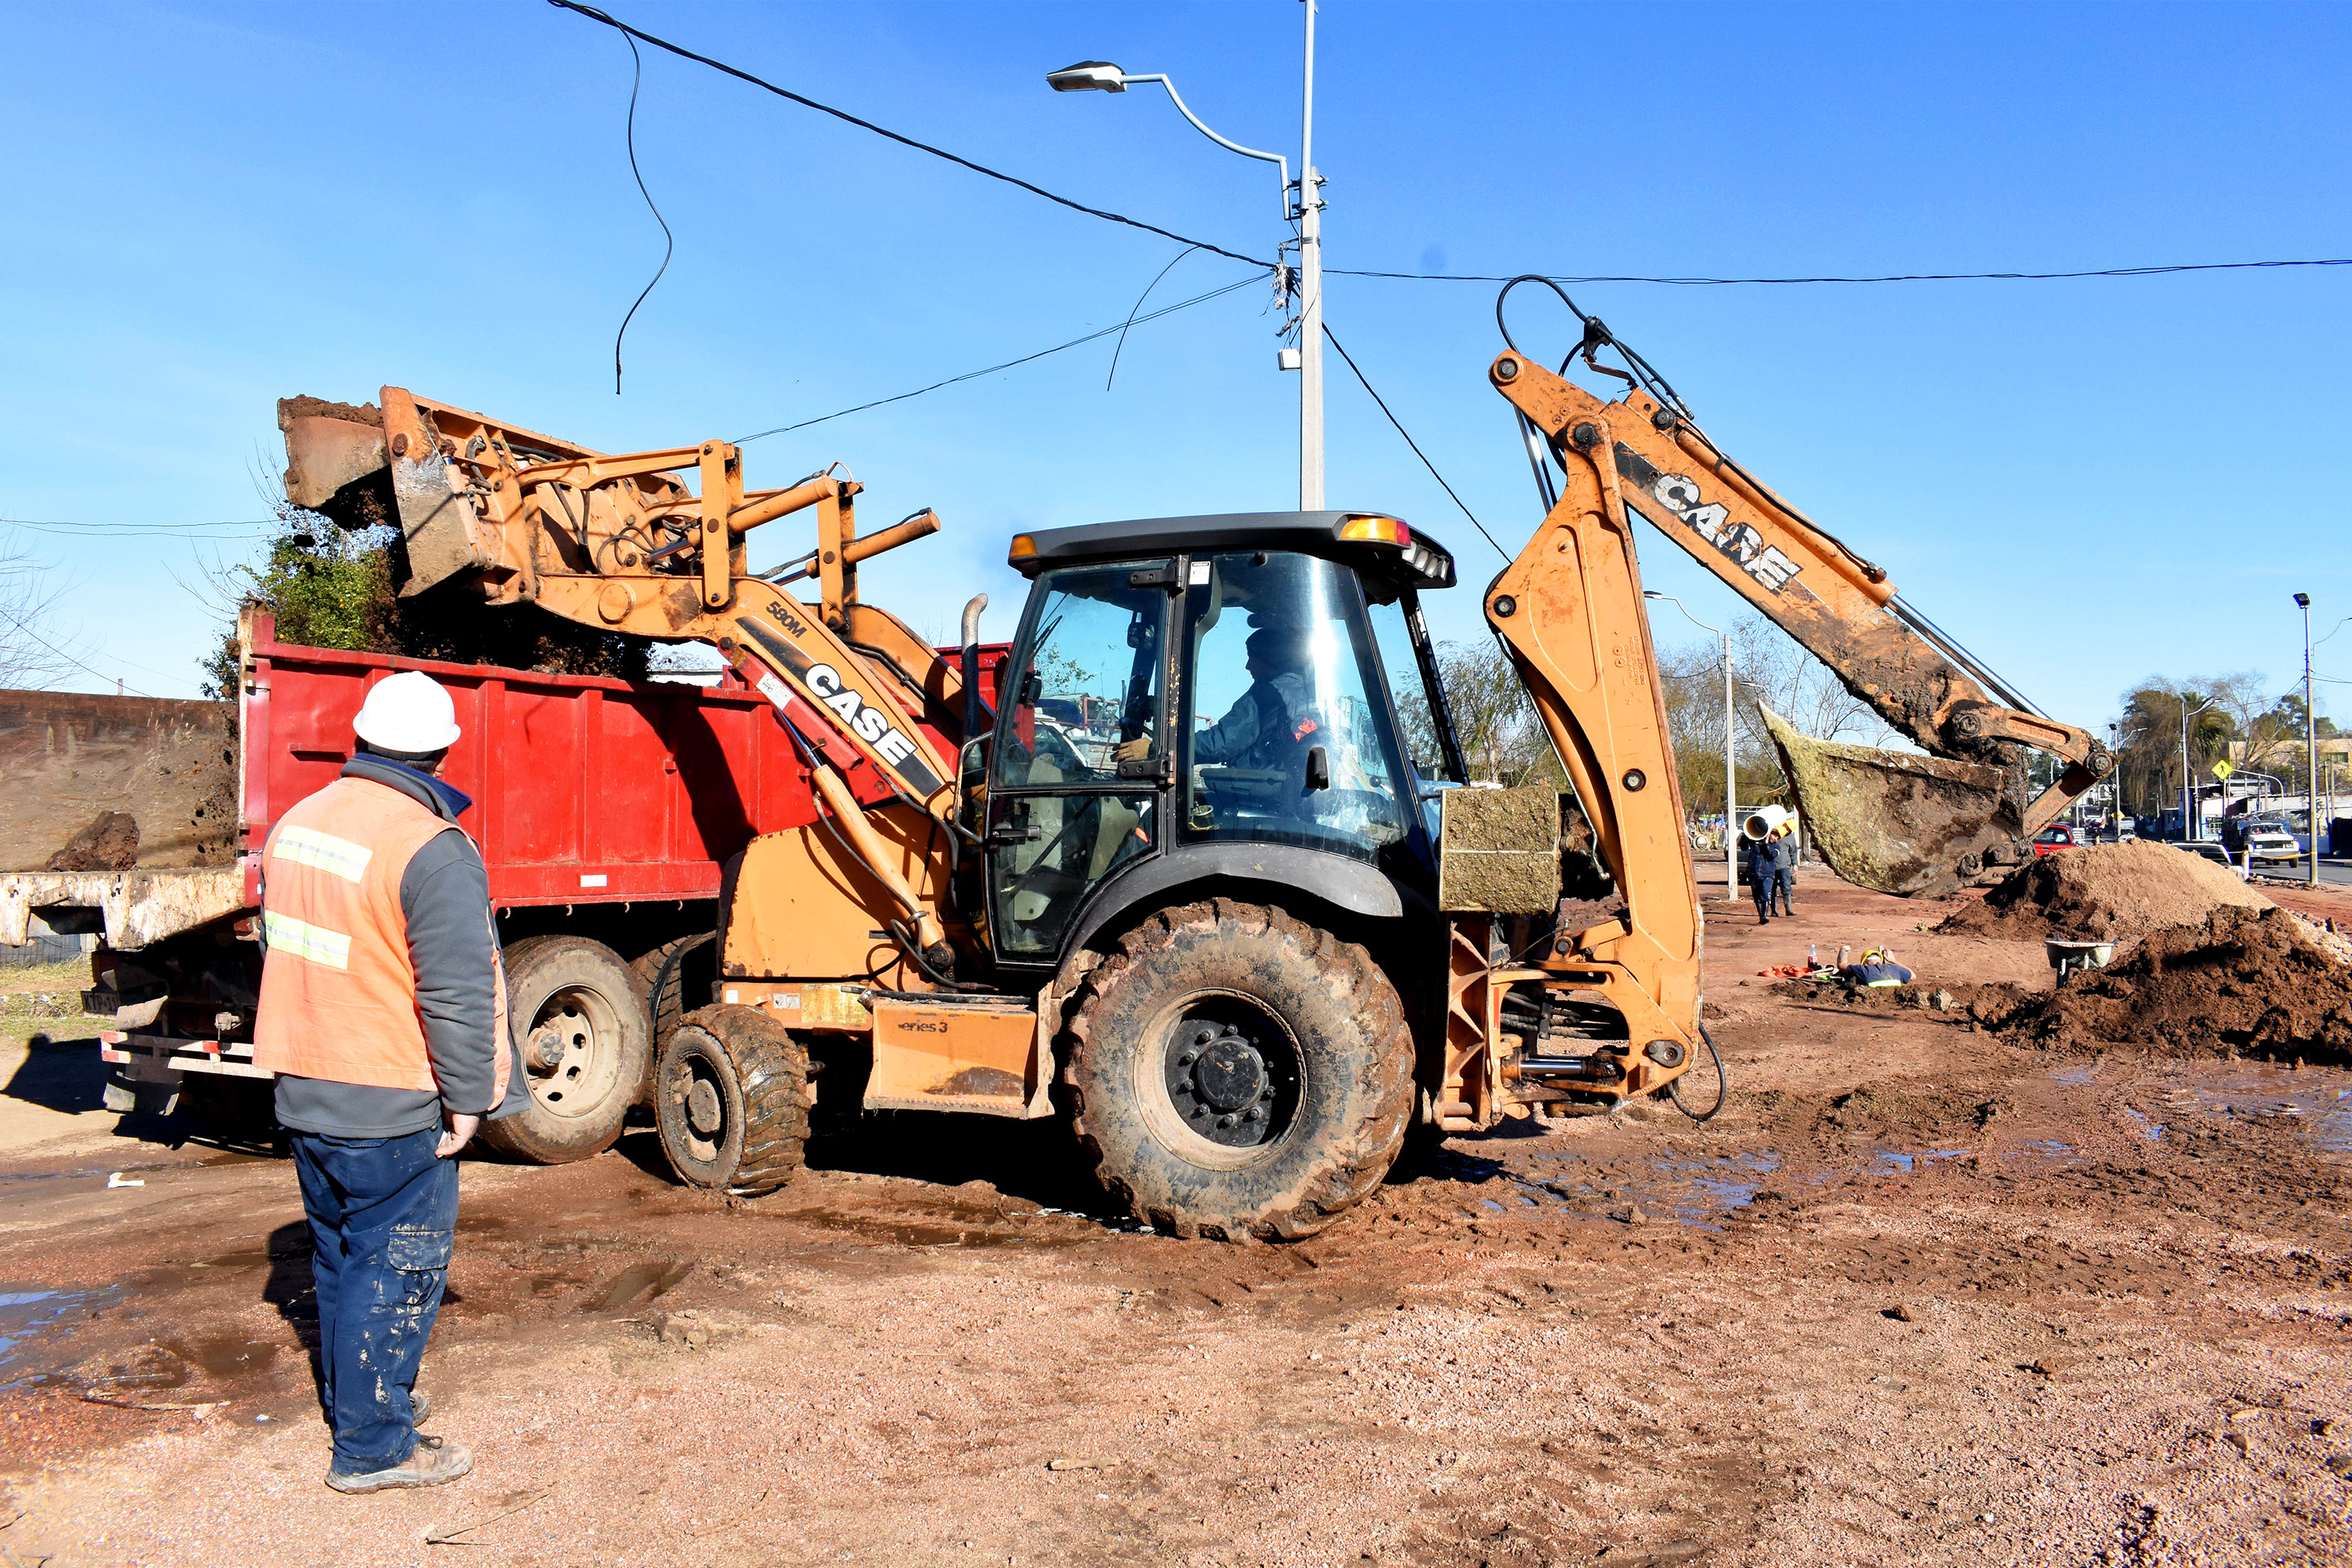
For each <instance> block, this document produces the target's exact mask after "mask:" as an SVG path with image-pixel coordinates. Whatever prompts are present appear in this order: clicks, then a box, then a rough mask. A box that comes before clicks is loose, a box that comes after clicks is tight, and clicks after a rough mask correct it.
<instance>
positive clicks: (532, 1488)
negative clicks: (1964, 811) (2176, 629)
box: [0, 877, 2352, 1568]
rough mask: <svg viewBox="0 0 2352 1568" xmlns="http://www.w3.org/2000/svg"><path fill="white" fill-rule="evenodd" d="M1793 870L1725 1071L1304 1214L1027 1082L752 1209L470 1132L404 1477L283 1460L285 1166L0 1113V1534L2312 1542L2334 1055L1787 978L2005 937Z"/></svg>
mask: <svg viewBox="0 0 2352 1568" xmlns="http://www.w3.org/2000/svg"><path fill="white" fill-rule="evenodd" d="M1820 880H1821V879H1819V878H1818V877H1816V878H1815V879H1813V881H1814V882H1815V883H1816V884H1818V883H1819V882H1820ZM1808 895H1810V896H1808ZM1800 901H1801V902H1804V903H1806V904H1807V905H1808V906H1809V907H1808V909H1807V910H1806V911H1805V912H1803V913H1801V914H1800V915H1799V916H1798V917H1797V918H1796V919H1794V920H1792V921H1785V922H1783V921H1776V922H1774V924H1773V925H1772V926H1770V927H1769V928H1762V929H1759V928H1757V927H1756V926H1755V925H1754V923H1753V917H1752V915H1750V916H1747V917H1745V918H1744V919H1740V918H1735V917H1727V916H1725V915H1723V914H1721V913H1720V912H1718V911H1719V910H1720V909H1721V906H1720V905H1716V904H1710V905H1709V911H1710V913H1709V924H1708V954H1709V960H1710V965H1711V972H1710V976H1709V985H1708V996H1709V1026H1710V1028H1711V1029H1712V1030H1713V1031H1714V1033H1715V1035H1716V1037H1717V1041H1718V1043H1719V1044H1720V1046H1721V1047H1722V1048H1723V1050H1724V1054H1725V1057H1726V1059H1727V1064H1728V1067H1729V1071H1730V1073H1731V1075H1732V1088H1733V1096H1732V1099H1731V1101H1730V1103H1729V1105H1728V1106H1727V1109H1726V1110H1725V1112H1724V1113H1723V1115H1722V1116H1721V1117H1720V1118H1718V1119H1717V1121H1713V1122H1710V1123H1707V1124H1706V1125H1704V1126H1700V1125H1695V1124H1693V1123H1691V1122H1689V1121H1686V1120H1685V1119H1684V1118H1683V1117H1681V1116H1680V1115H1679V1114H1677V1113H1676V1112H1675V1111H1674V1110H1672V1108H1671V1107H1666V1106H1652V1105H1643V1106H1640V1107H1636V1108H1634V1109H1633V1110H1631V1111H1629V1112H1628V1113H1627V1114H1625V1115H1623V1116H1621V1117H1617V1118H1611V1119H1601V1120H1591V1121H1575V1122H1566V1123H1561V1124H1558V1125H1553V1126H1539V1125H1535V1124H1517V1125H1515V1126H1512V1127H1510V1128H1508V1129H1507V1130H1505V1131H1500V1132H1497V1133H1496V1134H1493V1135H1490V1136H1486V1137H1481V1138H1455V1139H1453V1140H1450V1141H1449V1142H1446V1143H1445V1144H1444V1146H1443V1147H1442V1148H1441V1149H1439V1150H1438V1151H1437V1152H1434V1153H1433V1154H1432V1155H1429V1156H1427V1157H1426V1158H1424V1159H1423V1160H1422V1161H1421V1162H1420V1163H1418V1164H1415V1165H1412V1166H1408V1167H1406V1168H1405V1169H1403V1170H1401V1171H1400V1173H1399V1174H1398V1177H1397V1179H1395V1180H1393V1181H1391V1183H1390V1184H1388V1185H1387V1186H1385V1187H1383V1188H1382V1189H1381V1190H1380V1191H1379V1192H1378V1193H1376V1194H1374V1196H1373V1197H1372V1198H1371V1199H1370V1201H1368V1202H1367V1203H1366V1204H1365V1205H1362V1207H1361V1208H1360V1209H1359V1210H1358V1211H1356V1212H1355V1213H1353V1214H1352V1215H1350V1216H1349V1217H1348V1218H1347V1219H1346V1220H1344V1221H1342V1222H1341V1223H1340V1224H1339V1226H1335V1227H1334V1228H1333V1229H1332V1230H1330V1231H1328V1232H1327V1233H1326V1234H1325V1235H1323V1236H1322V1237H1317V1238H1315V1239H1313V1240H1310V1241H1308V1242H1306V1243H1304V1244H1300V1245H1297V1246H1287V1247H1265V1246H1244V1247H1230V1246H1223V1245H1218V1244H1211V1243H1186V1242H1180V1241H1174V1240H1170V1239H1167V1238H1163V1237H1156V1236H1151V1235H1147V1234H1137V1233H1135V1232H1133V1231H1132V1230H1129V1229H1122V1228H1120V1227H1119V1226H1117V1225H1114V1224H1113V1223H1111V1221H1110V1220H1109V1219H1108V1217H1107V1210H1106V1208H1105V1205H1103V1203H1102V1202H1101V1200H1100V1198H1099V1197H1098V1195H1097V1194H1095V1193H1094V1192H1093V1190H1092V1188H1091V1184H1090V1183H1089V1182H1088V1180H1087V1178H1086V1176H1085V1174H1084V1173H1083V1171H1082V1170H1081V1169H1080V1168H1079V1167H1078V1164H1077V1163H1076V1159H1075V1157H1074V1156H1073V1155H1072V1154H1071V1152H1069V1150H1068V1149H1067V1147H1066V1142H1065V1141H1063V1140H1062V1139H1060V1138H1059V1137H1057V1135H1056V1133H1055V1130H1054V1129H1053V1128H1052V1127H1050V1126H1015V1125H1001V1124H984V1123H979V1122H976V1121H975V1122H962V1123H958V1122H950V1121H938V1120H929V1119H921V1118H893V1119H887V1120H885V1121H882V1122H881V1123H879V1124H877V1125H876V1126H874V1127H873V1128H870V1129H868V1130H867V1131H864V1132H862V1133H860V1134H858V1135H856V1136H855V1137H847V1138H836V1139H835V1140H834V1141H833V1142H829V1143H826V1144H824V1145H821V1146H819V1147H817V1148H816V1149H815V1150H814V1151H813V1163H814V1168H813V1169H812V1170H811V1171H810V1172H809V1173H807V1174H806V1176H805V1177H804V1178H796V1179H795V1181H794V1183H793V1184H792V1185H791V1186H790V1187H788V1188H787V1189H785V1190H784V1191H783V1192H782V1193H780V1194H776V1195H775V1196H773V1197H771V1198H769V1199H765V1200H762V1201H761V1202H758V1203H754V1204H728V1203H725V1202H723V1201H719V1200H714V1199H709V1198H706V1197H703V1196H700V1195H698V1194H689V1193H686V1192H684V1191H681V1190H680V1189H678V1188H677V1187H676V1186H675V1185H673V1184H671V1183H670V1182H669V1180H668V1179H667V1175H666V1173H664V1171H663V1169H662V1167H661V1162H660V1157H659V1153H658V1151H657V1150H656V1149H655V1148H654V1147H653V1146H652V1140H651V1137H650V1135H649V1134H647V1133H645V1132H635V1133H632V1134H631V1135H630V1136H628V1137H627V1138H625V1139H624V1141H623V1143H622V1145H621V1147H620V1148H619V1149H618V1150H616V1151H615V1152H612V1153H609V1154H607V1155H605V1156H604V1157H602V1158H600V1159H598V1160H595V1161H592V1162H588V1163H584V1164H581V1165H576V1166H571V1167H564V1168H557V1169H550V1170H533V1169H527V1168H520V1167H509V1166H502V1165H496V1164H490V1163H470V1164H469V1165H468V1167H467V1171H466V1174H465V1178H464V1180H465V1198H464V1210H463V1219H462V1221H461V1227H462V1234H461V1236H460V1238H459V1245H458V1249H457V1263H456V1265H455V1267H454V1268H453V1270H452V1273H451V1278H450V1287H451V1289H450V1301H449V1305H448V1307H447V1308H446V1310H445V1312H444V1314H443V1317H442V1320H441V1326H440V1327H439V1329H438V1330H437V1331H436V1339H435V1343H434V1349H433V1351H432V1352H430V1354H429V1355H428V1357H427V1362H426V1373H425V1378H424V1380H423V1384H422V1385H423V1386H424V1387H425V1388H426V1389H427V1390H429V1391H430V1392H431V1393H432V1394H433V1395H434V1398H435V1401H436V1407H437V1414H436V1418H435V1420H434V1421H433V1422H432V1423H431V1425H432V1426H433V1427H435V1428H436V1429H437V1430H440V1431H442V1432H444V1433H446V1435H448V1436H451V1437H453V1438H455V1439H457V1440H458V1441H463V1442H467V1443H469V1444H471V1445H473V1446H474V1447H475V1449H476V1452H477V1456H478V1458H477V1468H476V1471H475V1473H474V1475H473V1476H472V1477H470V1478H468V1479H467V1480H466V1481H464V1482H462V1483H459V1484H458V1485H457V1486H454V1487H448V1488H443V1489H436V1490H432V1491H426V1492H415V1493H390V1494H383V1495H380V1496H377V1497H374V1498H369V1499H356V1500H354V1499H341V1498H337V1497H335V1496H333V1495H332V1494H330V1493H328V1492H327V1491H326V1490H325V1489H323V1488H321V1487H320V1483H319V1476H320V1471H321V1470H322V1469H323V1468H324V1466H325V1460H326V1449H325V1436H324V1432H323V1429H322V1427H321V1426H320V1423H319V1420H318V1416H317V1412H316V1405H315V1397H314V1394H313V1392H312V1384H311V1380H310V1358H309V1347H310V1343H311V1342H312V1341H313V1340H314V1338H315V1321H314V1316H313V1313H312V1310H311V1306H310V1299H309V1254H308V1242H307V1237H306V1235H305V1232H304V1230H303V1227H302V1226H301V1224H300V1214H299V1205H298V1204H297V1202H296V1200H295V1197H294V1193H293V1182H292V1178H291V1173H290V1172H289V1171H288V1170H286V1169H285V1168H284V1167H283V1166H282V1165H281V1164H279V1163H275V1162H271V1161H268V1160H254V1159H249V1158H240V1159H236V1160H231V1161H227V1162H225V1163H214V1164H205V1163H199V1162H200V1160H201V1159H203V1158H205V1157H207V1152H206V1151H205V1150H204V1149H203V1148H202V1147H201V1146H200V1145H196V1144H190V1145H187V1146H185V1147H183V1148H180V1149H178V1150H176V1151H174V1150H169V1149H161V1148H156V1147H151V1146H147V1145H142V1144H141V1143H139V1142H135V1141H130V1142H123V1141H118V1142H117V1145H116V1147H114V1148H113V1149H111V1150H110V1151H107V1152H105V1153H104V1154H103V1155H101V1156H99V1157H91V1156H89V1155H87V1154H82V1155H78V1156H76V1157H74V1158H72V1159H70V1160H60V1161H56V1162H52V1163H53V1164H54V1166H55V1171H54V1172H52V1173H47V1174H44V1173H42V1172H41V1171H39V1170H36V1169H33V1168H31V1167H30V1165H29V1164H28V1163H26V1161H25V1160H12V1159H10V1158H9V1157H8V1156H7V1155H5V1152H0V1227H5V1228H0V1384H5V1389H0V1460H5V1464H0V1481H5V1501H0V1520H6V1519H8V1518H9V1516H11V1515H14V1516H16V1518H15V1519H14V1521H13V1522H10V1523H7V1524H5V1526H0V1552H8V1553H10V1554H11V1561H18V1562H22V1561H30V1560H32V1559H35V1558H40V1557H47V1559H48V1560H49V1561H51V1562H53V1563H118V1562H119V1563H154V1562H173V1563H211V1562H215V1561H218V1562H231V1561H234V1562H239V1563H243V1562H250V1561H254V1560H269V1561H288V1562H336V1563H407V1562H414V1561H422V1560H430V1559H434V1558H438V1557H446V1556H448V1555H449V1550H448V1547H447V1546H445V1545H440V1544H434V1543H433V1542H436V1541H447V1542H451V1543H453V1544H456V1543H462V1544H465V1545H467V1546H470V1547H472V1548H474V1552H473V1556H474V1557H475V1559H476V1560H486V1561H495V1562H500V1563H531V1562H539V1563H590V1562H595V1563H625V1564H635V1563H693V1564H705V1563H708V1564H714V1565H717V1564H731V1563H747V1564H748V1563H817V1562H825V1563H839V1562H845V1561H867V1562H886V1563H1007V1562H1011V1563H1188V1564H1192V1563H1197V1564H1203V1565H1209V1564H1219V1565H1222V1564H1244V1563H1362V1562H1372V1563H1427V1564H1433V1565H1447V1568H1451V1565H1454V1564H1459V1565H1461V1568H1476V1565H1479V1564H1486V1565H1490V1568H1504V1565H1520V1564H1526V1565H1534V1564H1539V1563H1548V1564H1560V1563H1594V1562H1598V1563H1612V1564H1613V1563H1640V1562H1657V1563H1664V1562H1709V1563H1759V1564H1760V1563H1774V1564H1778V1563H1862V1562H1879V1563H1912V1562H1927V1563H2053V1562H2065V1563H2102V1562H2107V1563H2222V1562H2228V1563H2326V1562H2341V1561H2345V1560H2347V1558H2352V1531H2347V1524H2346V1519H2347V1508H2352V1491H2347V1482H2346V1480H2345V1479H2344V1476H2343V1474H2342V1473H2341V1472H2343V1471H2352V1421H2347V1417H2352V1407H2347V1406H2352V1377H2347V1371H2346V1365H2347V1361H2346V1351H2347V1333H2346V1320H2347V1310H2352V1289H2347V1283H2352V1279H2347V1264H2352V1225H2347V1208H2352V1163H2347V1162H2352V1093H2347V1091H2352V1077H2347V1075H2345V1074H2341V1073H2333V1072H2324V1071H2320V1070H2317V1069H2305V1070H2304V1071H2302V1072H2289V1071H2284V1070H2278V1069H2273V1068H2268V1067H2265V1066H2263V1065H2261V1064H2256V1063H2231V1062H2227V1061H2221V1060H2216V1061H2211V1062H2204V1063H2195V1062H2184V1061H2180V1060H2177V1059H2164V1060H2152V1059H2147V1058H2142V1057H2141V1056H2139V1055H2137V1053H2133V1052H2130V1051H2126V1050H2119V1051H2115V1052H2110V1053H2107V1054H2105V1055H2101V1056H2093V1057H2085V1056H2079V1055H2070V1056H2063V1057H2058V1056H2050V1055H2045V1054H2043V1053H2041V1052H2037V1051H2035V1050H2032V1049H2031V1048H2027V1047H2019V1046H2015V1045H2011V1044H2005V1043H2003V1042H2001V1041H2000V1040H1998V1039H1996V1038H1994V1037H1990V1036H1988V1035H1985V1034H1982V1033H1979V1032H1977V1031H1976V1030H1974V1029H1972V1028H1971V1027H1969V1025H1968V1023H1967V1020H1966V1018H1965V1016H1958V1015H1942V1014H1930V1013H1926V1012H1920V1011H1914V1010H1898V1011H1895V1012H1890V1013H1885V1014H1878V1013H1872V1012H1866V1011H1865V1012H1851V1011H1843V1010H1840V1009H1838V1008H1834V1007H1827V1006H1807V1005H1800V1004H1798V1003H1797V1002H1795V1001H1793V1000H1792V999H1790V998H1789V997H1787V996H1785V995H1781V994H1776V993H1774V992H1773V991H1772V989H1771V983H1770V982H1769V980H1766V979H1763V978H1761V977H1759V976H1757V975H1756V973H1755V972H1756V971H1757V970H1759V969H1761V968H1763V967H1765V966H1766V965H1767V964H1769V963H1777V962H1784V961H1786V960H1788V959H1789V958H1791V957H1801V955H1802V952H1803V948H1804V944H1805V943H1806V942H1808V941H1811V942H1816V943H1817V944H1819V945H1820V946H1822V949H1823V950H1824V951H1829V950H1832V949H1833V946H1834V944H1835V943H1836V942H1843V941H1853V942H1857V943H1862V942H1871V943H1874V942H1885V941H1890V940H1891V941H1893V942H1895V945H1896V947H1897V949H1898V951H1899V952H1901V954H1902V956H1903V957H1904V959H1905V961H1906V963H1911V964H1912V965H1913V966H1914V967H1915V968H1916V969H1918V970H1919V971H1920V972H1921V973H1922V974H1923V976H1937V977H1945V976H1948V978H1949V979H1950V980H1952V981H1953V982H1954V983H1955V984H1962V983H1966V984H1991V983H2000V982H2007V983H2011V984H2022V985H2042V986H2046V985H2047V984H2049V979H2048V972H2047V970H2046V968H2044V967H2042V959H2041V955H2040V953H2039V951H2038V948H2036V947H2034V946H2032V945H2031V944H2021V943H2013V942H1998V941H1989V940H1985V939H1980V938H1975V937H1966V938H1959V937H1937V936H1935V935H1932V934H1930V933H1927V932H1921V931H1917V930H1916V927H1917V926H1918V925H1919V924H1920V923H1922V922H1925V923H1929V924H1932V923H1933V921H1934V920H1935V919H1936V918H1937V916H1938V914H1939V913H1940V911H1939V910H1936V909H1934V908H1933V907H1927V908H1922V907H1921V906H1918V905H1916V904H1901V903H1897V902H1895V901H1894V900H1884V899H1879V898H1876V897H1874V896H1873V895H1869V894H1864V893H1860V892H1857V891H1854V890H1852V889H1842V888H1822V887H1820V886H1811V887H1806V888H1801V889H1800ZM1745 907H1746V906H1745V905H1742V906H1741V908H1742V909H1744V908H1745ZM1792 946H1793V949H1794V951H1793V952H1791V951H1790V949H1791V947H1792ZM1743 981H1746V982H1748V983H1747V984H1742V982H1743ZM109 1161H114V1162H119V1163H111V1164H110V1163H108V1162H109ZM35 1163H37V1162H35ZM139 1163H146V1164H150V1165H152V1166H154V1167H155V1168H153V1169H151V1170H149V1171H147V1172H146V1173H144V1174H143V1176H142V1177H141V1178H140V1179H142V1180H144V1181H145V1182H146V1185H145V1186H144V1187H142V1188H137V1189H119V1188H118V1189H110V1188H108V1187H107V1186H105V1184H104V1173H106V1172H110V1171H114V1170H121V1169H124V1168H125V1167H126V1166H127V1165H131V1164H139ZM67 1172H70V1173H71V1174H66V1173H67ZM93 1399H100V1400H104V1401H105V1403H93V1402H92V1400H93ZM2331 1466H2333V1467H2334V1468H2331Z"/></svg>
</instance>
